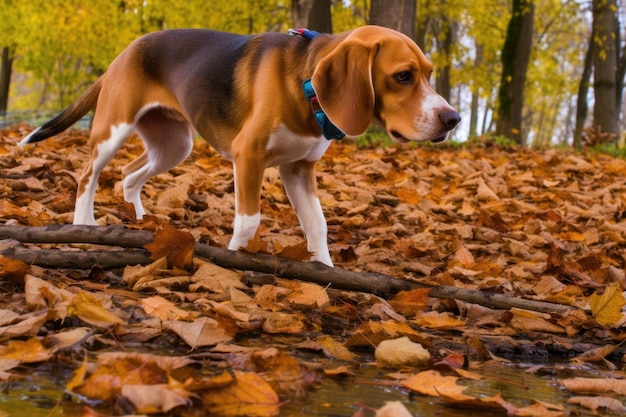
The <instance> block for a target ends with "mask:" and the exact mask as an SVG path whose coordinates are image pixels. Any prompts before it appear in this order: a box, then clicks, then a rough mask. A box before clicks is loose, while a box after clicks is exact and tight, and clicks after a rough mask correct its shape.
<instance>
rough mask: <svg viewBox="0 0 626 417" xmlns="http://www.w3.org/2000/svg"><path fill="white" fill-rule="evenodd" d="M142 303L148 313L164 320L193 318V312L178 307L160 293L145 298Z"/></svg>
mask: <svg viewBox="0 0 626 417" xmlns="http://www.w3.org/2000/svg"><path fill="white" fill-rule="evenodd" d="M140 303H141V305H142V307H143V309H144V311H145V312H146V314H149V315H151V316H155V317H158V318H159V319H161V320H162V321H168V320H189V319H192V318H193V315H192V314H191V313H189V312H187V311H185V310H182V309H180V308H178V307H176V306H175V305H174V303H172V302H171V301H168V300H166V299H165V298H163V297H160V296H158V295H156V296H154V297H148V298H143V299H142V300H141V301H140Z"/></svg>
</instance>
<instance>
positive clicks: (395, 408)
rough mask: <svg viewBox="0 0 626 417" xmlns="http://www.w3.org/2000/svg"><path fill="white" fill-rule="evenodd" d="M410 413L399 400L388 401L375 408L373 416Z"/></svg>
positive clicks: (407, 416) (404, 416)
mask: <svg viewBox="0 0 626 417" xmlns="http://www.w3.org/2000/svg"><path fill="white" fill-rule="evenodd" d="M412 415H413V414H411V413H410V412H409V410H407V409H406V407H405V406H404V404H402V403H401V402H400V401H388V402H386V403H385V405H383V406H382V407H381V408H379V409H378V410H376V415H375V417H411V416H412Z"/></svg>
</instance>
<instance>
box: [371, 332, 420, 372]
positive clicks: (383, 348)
mask: <svg viewBox="0 0 626 417" xmlns="http://www.w3.org/2000/svg"><path fill="white" fill-rule="evenodd" d="M374 356H375V357H376V360H377V361H378V363H379V364H380V365H381V366H385V367H401V366H416V367H418V366H424V365H426V364H428V362H429V361H430V353H428V351H427V350H426V349H424V348H423V347H422V345H420V344H419V343H414V342H411V341H410V340H409V338H408V337H401V338H399V339H394V340H384V341H382V342H380V343H379V344H378V346H376V350H375V351H374Z"/></svg>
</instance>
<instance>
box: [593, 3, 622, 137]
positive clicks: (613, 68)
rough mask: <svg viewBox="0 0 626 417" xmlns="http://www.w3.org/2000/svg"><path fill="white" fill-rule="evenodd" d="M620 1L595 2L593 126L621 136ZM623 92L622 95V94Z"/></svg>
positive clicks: (603, 131)
mask: <svg viewBox="0 0 626 417" xmlns="http://www.w3.org/2000/svg"><path fill="white" fill-rule="evenodd" d="M617 10H618V9H617V3H616V0H593V31H594V32H595V36H594V41H595V42H596V44H595V45H594V46H595V47H594V52H595V53H594V54H593V66H594V72H593V73H594V77H593V89H594V95H595V106H594V110H593V124H594V126H595V127H596V128H597V129H598V130H599V131H601V132H602V133H609V134H611V135H615V138H614V139H615V140H617V138H618V136H619V130H618V118H619V108H618V107H617V94H618V91H617V77H618V71H617V69H618V68H617V54H618V52H617V51H618V49H617V48H616V42H615V37H617V36H618V26H617V22H618V20H617ZM620 93H621V92H620Z"/></svg>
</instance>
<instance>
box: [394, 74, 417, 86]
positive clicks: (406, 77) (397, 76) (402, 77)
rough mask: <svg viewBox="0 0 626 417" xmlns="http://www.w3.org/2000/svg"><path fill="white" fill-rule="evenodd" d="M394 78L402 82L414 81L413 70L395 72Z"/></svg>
mask: <svg viewBox="0 0 626 417" xmlns="http://www.w3.org/2000/svg"><path fill="white" fill-rule="evenodd" d="M393 78H395V80H396V81H397V82H398V83H400V84H410V83H411V81H413V74H412V73H411V71H402V72H398V73H397V74H394V75H393Z"/></svg>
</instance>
